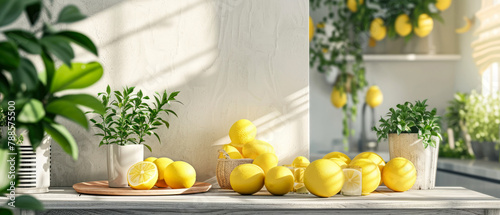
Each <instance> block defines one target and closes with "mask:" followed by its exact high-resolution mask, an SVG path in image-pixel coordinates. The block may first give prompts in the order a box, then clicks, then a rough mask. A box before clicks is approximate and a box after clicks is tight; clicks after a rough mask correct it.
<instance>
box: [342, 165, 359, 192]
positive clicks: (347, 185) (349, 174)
mask: <svg viewBox="0 0 500 215" xmlns="http://www.w3.org/2000/svg"><path fill="white" fill-rule="evenodd" d="M344 176H345V182H344V186H343V187H342V195H345V196H361V191H362V189H361V186H362V174H361V171H359V170H357V169H353V168H345V169H344Z"/></svg>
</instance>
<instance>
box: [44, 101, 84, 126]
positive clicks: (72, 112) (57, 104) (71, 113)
mask: <svg viewBox="0 0 500 215" xmlns="http://www.w3.org/2000/svg"><path fill="white" fill-rule="evenodd" d="M45 109H46V110H47V112H49V113H53V114H56V115H59V116H62V117H65V118H67V119H69V120H72V121H74V122H76V123H78V124H80V125H81V126H82V127H84V128H86V129H87V128H88V126H89V124H88V122H87V117H85V114H84V113H83V112H82V111H81V110H80V109H79V108H78V107H77V106H76V105H75V104H74V103H73V102H70V101H65V100H61V99H58V100H54V101H52V102H50V103H49V104H47V107H45Z"/></svg>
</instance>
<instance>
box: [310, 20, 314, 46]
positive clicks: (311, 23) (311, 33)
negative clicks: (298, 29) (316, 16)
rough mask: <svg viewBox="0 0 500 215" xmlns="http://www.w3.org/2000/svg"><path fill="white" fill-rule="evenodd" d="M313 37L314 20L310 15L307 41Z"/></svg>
mask: <svg viewBox="0 0 500 215" xmlns="http://www.w3.org/2000/svg"><path fill="white" fill-rule="evenodd" d="M313 37H314V22H313V19H312V18H311V17H309V41H311V40H312V39H313Z"/></svg>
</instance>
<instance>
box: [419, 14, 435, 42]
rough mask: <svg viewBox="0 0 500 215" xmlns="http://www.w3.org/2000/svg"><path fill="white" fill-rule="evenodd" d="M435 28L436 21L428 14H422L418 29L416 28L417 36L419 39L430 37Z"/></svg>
mask: <svg viewBox="0 0 500 215" xmlns="http://www.w3.org/2000/svg"><path fill="white" fill-rule="evenodd" d="M433 26H434V21H433V20H432V18H431V17H430V16H429V15H427V14H425V13H424V14H420V16H418V27H415V34H416V35H417V36H419V37H425V36H427V35H429V34H430V33H431V31H432V28H433Z"/></svg>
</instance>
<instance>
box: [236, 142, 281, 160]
mask: <svg viewBox="0 0 500 215" xmlns="http://www.w3.org/2000/svg"><path fill="white" fill-rule="evenodd" d="M242 151H243V156H244V157H246V158H251V159H255V158H257V156H259V155H261V154H265V153H272V154H274V147H273V146H272V145H271V144H269V143H268V142H265V141H262V140H253V141H251V142H249V143H247V144H245V145H244V146H243V149H242Z"/></svg>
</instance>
